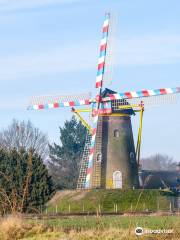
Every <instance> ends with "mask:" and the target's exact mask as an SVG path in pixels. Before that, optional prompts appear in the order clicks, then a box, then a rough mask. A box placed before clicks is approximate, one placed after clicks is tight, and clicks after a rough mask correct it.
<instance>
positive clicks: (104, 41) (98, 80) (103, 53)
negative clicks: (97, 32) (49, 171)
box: [85, 13, 110, 188]
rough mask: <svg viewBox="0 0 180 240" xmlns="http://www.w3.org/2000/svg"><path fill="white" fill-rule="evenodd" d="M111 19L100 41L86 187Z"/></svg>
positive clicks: (103, 30) (94, 139) (106, 18)
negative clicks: (96, 89)
mask: <svg viewBox="0 0 180 240" xmlns="http://www.w3.org/2000/svg"><path fill="white" fill-rule="evenodd" d="M109 20H110V14H109V13H107V14H105V20H104V23H103V29H102V39H101V43H100V54H99V59H98V70H97V76H96V88H98V89H99V90H98V92H97V97H96V101H97V103H96V106H95V109H94V110H93V111H94V115H93V131H92V139H91V145H90V151H89V152H90V154H89V158H88V168H87V175H86V182H85V188H90V187H91V177H92V168H93V157H94V152H95V141H96V132H97V125H98V116H99V109H100V108H101V98H100V95H101V91H102V86H103V76H104V70H105V60H106V50H107V39H108V31H109Z"/></svg>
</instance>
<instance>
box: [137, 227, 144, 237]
mask: <svg viewBox="0 0 180 240" xmlns="http://www.w3.org/2000/svg"><path fill="white" fill-rule="evenodd" d="M135 234H136V235H138V236H140V235H142V234H143V229H142V228H141V227H137V228H136V229H135Z"/></svg>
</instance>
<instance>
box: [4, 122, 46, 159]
mask: <svg viewBox="0 0 180 240" xmlns="http://www.w3.org/2000/svg"><path fill="white" fill-rule="evenodd" d="M0 146H1V147H3V148H5V149H8V150H11V149H16V150H18V151H19V150H20V149H22V148H23V149H25V150H26V151H28V150H33V151H34V152H36V153H38V154H39V155H40V156H41V157H43V158H46V157H47V155H48V149H49V147H48V138H47V135H45V134H43V133H42V132H41V131H40V130H39V129H38V128H36V127H34V126H33V124H32V123H31V122H30V121H27V122H25V121H21V122H20V121H18V120H16V119H13V121H12V124H11V125H10V126H9V127H7V129H4V130H2V131H1V132H0Z"/></svg>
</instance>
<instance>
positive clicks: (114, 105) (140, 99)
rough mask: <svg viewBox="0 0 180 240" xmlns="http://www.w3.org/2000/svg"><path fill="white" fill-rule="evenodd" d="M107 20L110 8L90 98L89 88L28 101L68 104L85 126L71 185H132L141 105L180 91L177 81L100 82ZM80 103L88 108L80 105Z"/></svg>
mask: <svg viewBox="0 0 180 240" xmlns="http://www.w3.org/2000/svg"><path fill="white" fill-rule="evenodd" d="M110 20H111V18H110V14H109V13H106V14H105V20H104V23H103V30H102V39H101V42H100V55H99V59H98V70H97V77H96V84H95V87H96V90H97V93H96V96H95V98H91V96H90V95H89V94H79V95H78V94H76V95H64V96H62V95H57V96H43V97H34V98H32V99H31V100H30V104H29V107H28V109H29V110H41V109H49V108H61V107H70V108H71V109H72V111H73V112H74V113H75V114H76V115H77V116H78V117H79V118H80V120H81V121H82V123H83V124H84V125H85V126H86V127H87V129H88V134H87V139H86V144H85V148H84V154H83V158H82V163H81V167H80V174H79V180H78V185H77V188H79V189H84V188H85V189H88V188H138V187H139V177H138V166H139V159H140V146H141V134H142V118H143V111H144V106H148V105H151V104H155V105H156V104H159V103H160V102H167V101H172V102H173V101H174V99H175V96H176V95H177V93H180V87H177V88H162V89H155V90H142V91H130V92H125V93H117V92H115V91H112V90H110V89H108V88H104V77H105V71H106V69H105V67H106V60H107V53H108V49H109V45H110V42H109V40H108V36H109V30H110ZM82 106H88V107H90V108H85V109H84V108H82ZM75 107H78V109H75ZM79 107H81V108H79ZM89 111H90V112H91V114H92V119H93V123H92V126H91V125H89V124H88V123H87V122H86V121H85V120H84V119H83V117H82V116H81V112H89ZM136 112H140V127H139V133H138V141H137V146H136V149H135V146H134V138H133V131H132V125H131V117H132V116H133V115H135V113H136Z"/></svg>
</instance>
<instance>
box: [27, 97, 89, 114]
mask: <svg viewBox="0 0 180 240" xmlns="http://www.w3.org/2000/svg"><path fill="white" fill-rule="evenodd" d="M90 98H91V94H90V93H84V94H76V95H47V96H36V97H31V98H30V100H29V106H28V110H40V109H49V108H59V107H73V106H81V105H89V104H90V103H91V101H90Z"/></svg>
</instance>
